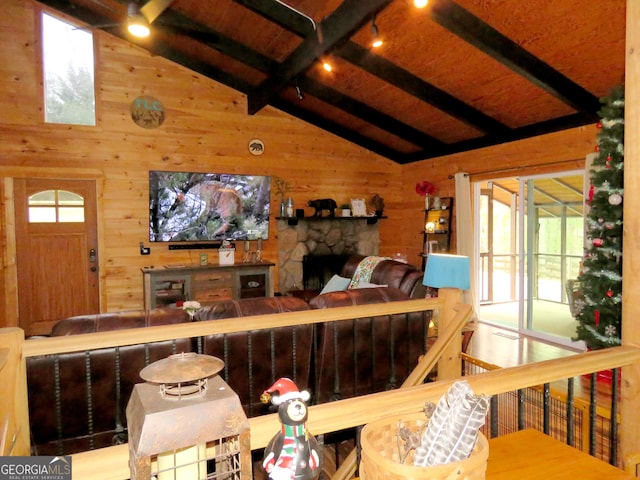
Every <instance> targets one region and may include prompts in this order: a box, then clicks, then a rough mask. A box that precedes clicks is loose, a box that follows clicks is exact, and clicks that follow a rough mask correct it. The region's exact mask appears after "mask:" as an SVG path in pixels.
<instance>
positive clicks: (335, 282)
mask: <svg viewBox="0 0 640 480" xmlns="http://www.w3.org/2000/svg"><path fill="white" fill-rule="evenodd" d="M350 281H351V279H349V278H344V277H341V276H340V275H334V276H333V277H331V278H330V279H329V281H328V282H327V284H326V285H325V286H324V288H323V289H322V291H321V292H320V294H321V295H322V294H323V293H330V292H341V291H342V290H346V289H347V287H348V286H349V282H350Z"/></svg>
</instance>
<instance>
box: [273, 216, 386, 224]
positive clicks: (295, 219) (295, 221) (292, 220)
mask: <svg viewBox="0 0 640 480" xmlns="http://www.w3.org/2000/svg"><path fill="white" fill-rule="evenodd" d="M385 218H387V217H385V216H382V217H315V216H310V217H276V220H286V221H287V224H289V225H291V226H293V225H297V224H298V222H299V221H300V220H302V221H305V222H318V221H323V220H351V221H357V220H366V221H367V224H368V225H375V224H376V223H377V222H378V220H380V219H385Z"/></svg>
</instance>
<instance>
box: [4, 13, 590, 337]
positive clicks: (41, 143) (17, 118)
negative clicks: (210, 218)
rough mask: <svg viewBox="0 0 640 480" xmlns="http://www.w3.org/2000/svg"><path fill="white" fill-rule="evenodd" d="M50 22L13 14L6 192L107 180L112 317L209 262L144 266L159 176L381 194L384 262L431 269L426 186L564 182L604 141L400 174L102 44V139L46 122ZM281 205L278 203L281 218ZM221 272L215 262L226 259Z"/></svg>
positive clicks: (11, 309) (168, 68)
mask: <svg viewBox="0 0 640 480" xmlns="http://www.w3.org/2000/svg"><path fill="white" fill-rule="evenodd" d="M40 8H41V6H40V4H38V3H36V2H33V1H32V0H5V1H4V2H3V15H2V16H1V17H0V44H1V45H2V48H1V49H0V92H2V94H1V95H0V179H1V180H2V181H3V185H5V192H6V191H7V187H6V186H7V185H8V186H9V187H10V185H11V178H15V177H21V176H22V177H26V176H45V177H51V178H63V177H66V178H76V177H78V178H95V179H96V182H97V187H98V192H99V222H100V225H99V230H100V232H99V233H100V236H101V242H100V259H101V261H102V264H101V296H102V298H101V310H102V311H116V310H122V309H137V308H141V307H142V278H141V274H140V267H142V266H147V265H155V266H160V265H165V264H179V263H188V262H197V261H198V254H199V252H198V251H197V250H192V251H189V250H186V251H168V249H167V246H166V245H158V244H155V245H151V255H150V256H140V255H139V243H140V242H145V244H147V245H148V241H147V239H148V198H147V196H148V171H149V170H153V169H157V170H186V171H191V170H193V171H203V172H205V171H214V172H228V173H251V174H256V175H277V176H280V177H282V178H284V179H285V180H287V181H289V182H291V183H292V184H293V190H292V191H291V192H290V195H291V197H292V198H293V199H294V202H295V206H296V207H298V208H300V207H302V206H303V205H304V204H306V202H307V201H308V200H309V199H313V198H326V197H330V198H334V199H335V200H336V201H337V202H338V203H343V202H345V201H347V202H348V201H349V199H351V198H369V197H370V196H371V195H372V194H374V193H378V194H380V195H381V196H382V197H383V198H384V199H385V203H386V209H385V215H387V216H388V217H389V218H388V219H387V220H383V221H381V222H379V228H380V238H381V249H380V254H382V255H391V254H393V253H395V252H400V253H404V254H407V255H408V259H409V262H410V263H413V264H416V265H419V264H420V259H419V258H418V257H417V254H418V252H420V251H421V234H420V232H421V230H422V218H423V217H422V213H423V212H422V208H423V207H422V205H423V204H422V198H421V197H419V196H418V195H417V194H416V193H415V183H416V181H417V180H420V179H427V180H430V181H432V182H433V183H436V184H437V185H438V186H439V187H440V193H441V195H443V196H453V193H454V192H453V180H450V179H449V178H448V176H449V175H451V174H453V173H455V172H458V171H466V172H469V173H470V174H472V179H473V178H479V176H480V175H482V174H485V175H486V173H483V172H487V171H488V170H501V169H505V168H509V169H516V170H511V172H510V173H509V175H512V174H516V173H518V172H522V173H531V172H534V173H542V172H546V171H557V170H559V169H566V166H567V163H566V162H567V161H569V163H568V164H570V165H571V168H580V167H581V166H582V165H583V159H584V156H585V155H586V154H587V153H589V152H591V151H593V146H594V145H595V127H583V128H577V129H572V130H569V131H566V132H561V133H557V134H553V135H547V136H544V137H539V138H536V139H530V140H525V141H521V142H514V143H510V144H505V145H500V146H496V147H491V148H486V149H482V150H478V151H475V152H471V153H465V154H458V155H452V156H449V157H444V158H440V159H436V160H428V161H423V162H416V163H413V164H409V165H398V164H395V163H393V162H391V161H389V160H387V159H384V158H382V157H380V156H378V155H376V154H374V153H371V152H369V151H367V150H364V149H362V148H360V147H357V146H355V145H352V144H350V143H348V142H346V141H344V140H342V139H339V138H337V137H335V136H333V135H331V134H329V133H326V132H324V131H322V130H320V129H317V128H315V127H313V126H311V125H309V124H307V123H305V122H302V121H300V120H297V119H295V118H293V117H291V116H289V115H287V114H285V113H283V112H280V111H278V110H276V109H273V108H270V107H269V108H265V109H263V110H262V111H261V112H260V113H259V114H258V115H255V116H248V115H247V113H246V112H247V106H246V97H245V96H244V95H243V94H241V93H239V92H236V91H234V90H232V89H230V88H228V87H226V86H223V85H221V84H219V83H216V82H214V81H212V80H209V79H207V78H205V77H203V76H201V75H199V74H195V73H193V72H191V71H189V70H187V69H185V68H183V67H180V66H177V65H175V64H173V63H172V62H169V61H166V60H164V59H162V58H157V57H152V56H151V55H149V54H148V53H147V52H146V51H145V50H143V49H141V48H139V47H136V46H134V45H132V44H129V43H127V42H124V41H122V40H120V39H117V38H115V37H112V36H110V35H108V34H106V33H104V32H96V34H95V35H96V40H97V43H98V48H97V65H98V67H97V75H96V80H97V86H98V88H97V94H98V102H97V105H98V112H99V121H98V126H97V127H70V126H59V125H47V124H44V123H43V121H42V116H43V114H42V101H41V98H42V94H41V89H42V82H41V75H40V70H41V69H40V66H39V58H40V54H39V52H40V42H39V39H38V29H37V18H38V15H39V9H40ZM140 95H151V96H154V97H156V98H158V99H159V100H160V101H161V102H162V103H163V105H164V106H165V109H166V112H167V118H166V120H165V123H164V124H163V125H162V126H161V127H160V128H157V129H154V130H145V129H142V128H140V127H138V126H137V125H135V124H134V123H133V122H132V121H131V119H130V117H129V105H130V103H131V101H132V100H133V99H134V98H136V97H138V96H140ZM252 138H260V139H261V140H262V141H263V142H264V143H265V153H264V155H262V156H258V157H255V156H252V155H251V154H250V153H249V151H248V148H247V144H248V142H249V140H250V139H252ZM558 162H560V163H558ZM563 162H564V163H563ZM518 169H521V170H518ZM2 198H3V202H2V204H0V207H1V208H2V211H1V212H0V214H1V216H0V218H2V219H3V221H4V222H5V225H7V228H6V229H5V228H3V230H2V234H1V238H0V245H1V248H2V255H1V256H2V260H3V261H2V262H1V263H0V268H2V271H1V272H0V273H1V274H2V280H0V287H2V290H3V292H4V295H5V296H6V297H7V298H5V302H3V303H2V304H0V305H2V306H3V307H4V311H3V312H0V327H1V326H14V325H17V313H16V306H15V305H16V302H15V301H14V300H13V296H14V295H15V288H16V287H15V282H16V275H17V273H16V268H15V257H14V255H15V254H14V252H15V242H16V240H15V238H13V236H12V233H11V228H10V226H11V225H12V224H13V222H12V221H11V218H12V208H11V195H6V194H5V195H3V197H2ZM278 203H279V199H278V198H277V197H276V195H275V194H274V195H273V196H272V205H273V206H276V205H277V204H278ZM276 209H277V207H276V208H273V210H274V213H275V210H276ZM307 213H311V210H310V209H309V208H307ZM275 227H276V222H272V225H271V231H270V233H269V240H268V241H266V242H265V246H264V255H263V256H264V257H265V258H267V259H270V260H277V231H276V228H275ZM18 241H19V240H18ZM212 257H213V258H212ZM210 261H211V262H215V261H216V258H215V256H214V255H211V254H210ZM276 276H277V270H276ZM3 283H4V286H3ZM275 283H276V284H277V278H276V279H275ZM9 294H10V296H11V298H8V296H9ZM0 299H2V294H0Z"/></svg>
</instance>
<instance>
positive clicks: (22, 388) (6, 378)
mask: <svg viewBox="0 0 640 480" xmlns="http://www.w3.org/2000/svg"><path fill="white" fill-rule="evenodd" d="M23 343H24V331H23V330H21V329H20V328H16V327H9V328H0V350H1V351H2V359H3V361H2V364H1V365H0V384H1V385H3V388H6V391H5V394H3V395H1V396H0V445H2V451H0V455H12V456H24V455H29V410H28V403H27V372H26V363H25V360H24V357H23V355H22V344H23Z"/></svg>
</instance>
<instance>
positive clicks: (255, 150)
mask: <svg viewBox="0 0 640 480" xmlns="http://www.w3.org/2000/svg"><path fill="white" fill-rule="evenodd" d="M249 152H250V153H251V155H262V154H263V153H264V143H263V142H262V140H260V139H259V138H252V139H251V140H249Z"/></svg>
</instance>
